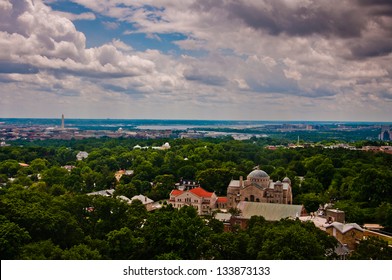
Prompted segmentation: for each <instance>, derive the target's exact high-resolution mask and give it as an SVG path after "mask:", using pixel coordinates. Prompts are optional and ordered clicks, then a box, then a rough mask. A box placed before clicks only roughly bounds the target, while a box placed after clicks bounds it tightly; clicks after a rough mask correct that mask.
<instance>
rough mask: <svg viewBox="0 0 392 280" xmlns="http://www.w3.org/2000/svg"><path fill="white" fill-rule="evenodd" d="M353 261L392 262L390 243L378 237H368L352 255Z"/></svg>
mask: <svg viewBox="0 0 392 280" xmlns="http://www.w3.org/2000/svg"><path fill="white" fill-rule="evenodd" d="M350 259H352V260H391V259H392V248H391V247H389V246H388V242H387V241H385V240H382V239H379V238H377V237H372V236H370V237H368V238H367V239H365V240H361V242H360V243H359V245H358V247H357V248H356V250H355V251H354V252H353V254H352V255H351V257H350Z"/></svg>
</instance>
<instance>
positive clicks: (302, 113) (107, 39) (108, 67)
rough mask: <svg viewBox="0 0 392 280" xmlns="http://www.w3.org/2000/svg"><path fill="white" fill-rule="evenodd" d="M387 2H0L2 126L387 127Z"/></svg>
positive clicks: (391, 39) (390, 43)
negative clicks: (26, 121)
mask: <svg viewBox="0 0 392 280" xmlns="http://www.w3.org/2000/svg"><path fill="white" fill-rule="evenodd" d="M391 26H392V2H391V1H389V0H376V1H370V0H328V1H327V0H321V1H320V0H318V1H316V0H290V1H288V0H236V1H234V0H198V1H196V0H148V1H142V0H106V1H96V0H69V1H65V0H59V1H56V0H34V1H32V0H2V1H1V2H0V117H42V118H46V117H56V118H58V117H59V116H61V114H62V113H64V114H65V115H66V116H67V117H68V118H130V119H146V118H155V119H157V118H158V119H249V120H348V121H391V119H392V109H391V108H392V106H391V105H392V30H391Z"/></svg>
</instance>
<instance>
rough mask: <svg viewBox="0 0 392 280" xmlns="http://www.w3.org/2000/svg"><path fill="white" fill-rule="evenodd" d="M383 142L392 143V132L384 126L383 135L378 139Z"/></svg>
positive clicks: (382, 127)
mask: <svg viewBox="0 0 392 280" xmlns="http://www.w3.org/2000/svg"><path fill="white" fill-rule="evenodd" d="M378 138H379V139H380V140H381V141H391V140H392V131H391V129H390V127H389V126H386V125H383V126H381V133H380V135H379V137H378Z"/></svg>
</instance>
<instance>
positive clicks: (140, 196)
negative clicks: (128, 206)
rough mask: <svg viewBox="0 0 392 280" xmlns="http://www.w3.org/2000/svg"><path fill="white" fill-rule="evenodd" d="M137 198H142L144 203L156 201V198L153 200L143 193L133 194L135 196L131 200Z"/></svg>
mask: <svg viewBox="0 0 392 280" xmlns="http://www.w3.org/2000/svg"><path fill="white" fill-rule="evenodd" d="M135 199H138V200H140V201H141V202H142V203H143V204H149V203H153V202H154V200H152V199H150V198H148V197H147V196H145V195H142V194H139V195H135V196H133V197H132V198H131V201H133V200H135Z"/></svg>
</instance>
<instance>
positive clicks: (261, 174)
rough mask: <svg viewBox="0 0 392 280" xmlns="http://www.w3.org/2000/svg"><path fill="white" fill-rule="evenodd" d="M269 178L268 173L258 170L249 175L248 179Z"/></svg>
mask: <svg viewBox="0 0 392 280" xmlns="http://www.w3.org/2000/svg"><path fill="white" fill-rule="evenodd" d="M267 177H269V176H268V174H267V172H265V171H263V170H260V169H256V170H253V171H252V172H250V173H249V175H248V178H267Z"/></svg>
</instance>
